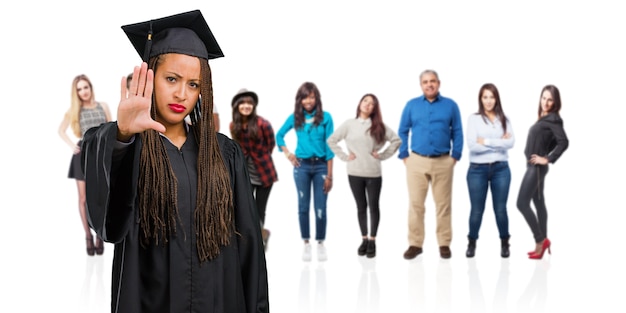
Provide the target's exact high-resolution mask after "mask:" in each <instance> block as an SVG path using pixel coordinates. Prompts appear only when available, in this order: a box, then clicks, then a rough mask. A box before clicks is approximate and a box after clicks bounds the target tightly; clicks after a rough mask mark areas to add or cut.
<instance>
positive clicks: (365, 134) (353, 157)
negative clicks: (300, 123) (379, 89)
mask: <svg viewBox="0 0 626 313" xmlns="http://www.w3.org/2000/svg"><path fill="white" fill-rule="evenodd" d="M342 140H345V146H346V148H347V149H348V151H347V153H346V152H344V151H343V149H342V148H341V147H340V146H339V142H340V141H342ZM327 142H328V146H329V147H330V149H331V150H332V151H333V152H334V153H335V155H336V156H337V157H338V158H339V159H340V160H342V161H345V162H347V163H346V164H347V173H348V182H349V183H350V189H351V190H352V194H353V196H354V200H355V201H356V205H357V216H358V220H359V227H360V229H361V236H362V238H363V240H362V243H361V245H360V246H359V249H358V254H359V255H361V256H363V255H366V254H367V257H369V258H373V257H375V256H376V242H375V239H376V233H377V231H378V224H379V221H380V208H379V198H380V191H381V188H382V182H383V178H382V166H381V162H380V161H382V160H385V159H388V158H390V157H391V156H392V155H393V154H394V153H396V151H397V150H398V147H400V143H401V140H400V137H398V135H397V134H396V133H395V132H394V131H393V130H391V128H389V127H387V126H386V125H385V124H384V123H383V119H382V114H381V112H380V104H379V102H378V98H376V96H375V95H373V94H366V95H364V96H363V97H362V98H361V101H360V102H359V105H358V107H357V110H356V117H355V118H352V119H349V120H346V121H345V122H344V123H343V124H341V126H339V128H337V129H336V130H335V132H334V133H333V134H332V135H331V136H330V137H329V138H328V141H327ZM387 143H389V144H388V145H387ZM385 146H386V147H385ZM383 148H384V150H381V149H383ZM368 201H369V203H368ZM368 205H369V211H370V212H369V213H370V218H369V219H370V227H369V232H368V227H367V226H368V225H367V207H368Z"/></svg>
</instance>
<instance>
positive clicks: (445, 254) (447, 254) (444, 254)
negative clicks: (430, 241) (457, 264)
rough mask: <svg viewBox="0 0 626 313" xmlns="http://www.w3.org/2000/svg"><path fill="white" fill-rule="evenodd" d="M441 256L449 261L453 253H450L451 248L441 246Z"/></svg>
mask: <svg viewBox="0 0 626 313" xmlns="http://www.w3.org/2000/svg"><path fill="white" fill-rule="evenodd" d="M439 255H441V258H442V259H449V258H450V257H451V256H452V252H451V251H450V247H448V246H441V247H439Z"/></svg>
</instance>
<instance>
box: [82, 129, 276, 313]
mask: <svg viewBox="0 0 626 313" xmlns="http://www.w3.org/2000/svg"><path fill="white" fill-rule="evenodd" d="M217 136H218V143H219V146H220V149H221V152H222V157H223V158H224V162H225V164H226V168H227V169H228V171H229V172H230V179H231V187H232V188H233V202H234V218H235V230H236V233H235V234H233V236H232V237H231V240H230V245H229V246H226V247H223V248H222V249H221V251H220V254H219V256H218V257H216V258H215V259H213V260H210V261H205V262H204V263H202V264H200V262H199V259H198V255H197V249H196V234H195V231H194V223H193V213H194V210H195V203H196V185H197V154H198V148H197V144H196V140H195V136H194V135H193V132H192V131H190V132H189V135H188V136H187V141H186V142H185V144H184V145H183V146H182V148H181V150H178V148H176V147H175V146H174V145H172V144H171V143H170V142H169V140H167V139H166V138H164V137H163V138H162V139H163V141H164V143H165V146H166V148H167V153H168V156H169V158H170V163H171V164H172V167H173V171H174V173H175V175H176V177H177V180H178V209H179V215H180V222H179V223H178V224H177V233H176V235H175V236H173V237H171V238H169V242H168V244H166V245H155V244H154V243H152V244H150V245H149V246H148V247H142V246H141V244H140V232H141V229H140V224H139V218H138V210H137V206H136V201H137V177H138V171H139V154H140V150H141V139H140V137H139V136H135V141H134V143H132V144H131V145H130V146H129V147H127V148H125V149H122V150H120V149H119V145H120V143H119V142H117V138H116V137H117V124H116V123H115V122H109V123H106V124H103V125H101V126H99V127H96V128H93V129H91V130H90V131H88V132H87V133H86V134H85V136H84V140H83V146H82V152H83V167H84V169H85V180H86V186H87V211H88V216H89V222H90V225H91V227H92V228H93V229H94V230H95V231H96V232H97V233H98V235H100V236H101V237H102V238H103V239H104V240H105V241H107V242H111V243H115V252H114V258H113V277H112V286H111V287H112V288H111V289H112V294H111V311H112V312H119V313H125V312H132V313H143V312H150V313H153V312H172V313H178V312H228V313H231V312H248V313H252V312H269V302H268V286H267V269H266V265H265V254H264V249H263V243H262V240H261V233H260V225H259V222H258V221H259V218H258V216H257V214H258V213H257V212H256V209H255V207H254V199H253V196H252V191H251V188H250V180H249V178H248V172H247V169H246V161H245V159H244V157H243V153H242V151H241V149H240V147H239V146H238V145H237V144H236V143H235V142H234V141H232V140H230V139H229V138H227V137H226V136H224V135H223V134H219V133H218V134H217ZM116 146H117V147H118V148H117V149H116Z"/></svg>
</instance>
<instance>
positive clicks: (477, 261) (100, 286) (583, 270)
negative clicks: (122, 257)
mask: <svg viewBox="0 0 626 313" xmlns="http://www.w3.org/2000/svg"><path fill="white" fill-rule="evenodd" d="M394 166H395V165H390V166H389V168H393V167H394ZM390 171H391V173H393V170H391V169H390ZM337 172H340V170H337ZM554 172H555V173H558V171H556V170H555V171H554ZM553 174H554V173H553ZM557 175H559V176H560V175H563V176H566V175H564V174H563V173H558V174H554V176H555V177H557ZM283 176H286V175H283ZM388 176H392V175H391V174H389V175H388ZM459 176H460V175H459ZM337 177H341V176H337ZM565 178H566V177H563V179H565ZM555 180H556V179H555ZM459 181H460V182H459V183H460V184H461V185H459V186H458V188H461V186H462V183H463V182H462V180H461V179H459ZM394 184H395V183H394V182H393V181H392V180H391V179H388V180H387V181H386V184H385V185H384V186H383V188H384V189H383V201H382V204H381V205H382V208H383V215H382V220H381V226H380V229H379V237H378V240H377V247H378V255H377V257H376V258H374V259H367V258H364V257H358V256H357V254H356V248H357V247H358V244H359V238H358V237H359V235H358V227H357V223H356V216H355V213H354V211H355V209H354V208H353V207H354V205H353V203H352V199H351V195H350V193H349V191H348V189H347V188H348V187H347V182H346V181H342V180H341V179H340V178H338V179H336V183H335V189H334V190H333V191H332V193H331V195H330V198H329V225H328V235H327V242H326V246H327V249H328V255H329V259H328V261H326V262H323V263H320V262H318V261H316V254H315V253H314V254H313V261H311V262H308V263H306V262H303V261H301V259H300V256H301V255H300V254H301V248H302V243H301V242H300V240H299V232H298V226H297V216H296V213H295V196H294V194H293V182H292V181H291V180H289V178H288V177H286V178H284V179H283V180H282V181H280V182H279V183H277V185H276V186H275V189H274V190H273V191H272V195H271V196H270V209H269V211H268V217H267V224H268V228H269V229H270V230H271V231H272V235H271V238H270V242H269V246H268V251H267V265H268V273H269V285H270V305H271V311H272V312H289V313H291V312H561V311H563V312H564V311H567V310H576V311H582V312H588V311H594V312H609V311H613V312H615V311H620V310H623V309H624V305H623V302H622V301H621V300H620V299H621V298H622V297H623V291H624V288H623V287H624V285H623V282H624V281H625V279H626V275H625V270H624V266H623V264H622V262H620V261H619V258H618V257H617V254H619V253H620V248H619V241H620V239H622V238H624V236H623V231H621V230H620V229H622V228H620V227H619V225H620V224H619V220H620V219H619V218H616V219H606V218H605V217H604V216H603V214H602V211H601V210H602V208H604V207H609V206H608V205H606V204H605V205H603V204H602V202H601V201H602V200H597V201H596V200H592V199H576V197H573V196H571V195H576V194H577V193H578V192H581V191H580V190H578V191H577V190H576V187H573V189H572V188H570V189H566V188H558V187H556V186H557V185H556V184H554V183H552V182H550V186H547V188H551V190H552V192H551V194H550V196H551V198H550V199H554V200H552V201H551V202H550V204H552V205H550V204H549V208H552V210H551V211H550V212H551V215H550V218H551V220H550V221H551V222H550V225H551V228H550V229H551V233H552V235H551V236H550V237H551V239H552V241H553V249H552V252H553V255H551V256H547V257H545V258H544V259H543V260H541V261H533V260H528V259H527V258H526V251H527V250H529V249H530V248H532V244H533V243H532V236H531V235H530V232H529V231H528V229H527V227H526V225H525V224H524V222H523V219H522V217H521V215H520V214H519V212H517V210H515V209H513V205H512V204H511V208H510V209H509V216H510V221H511V225H510V228H511V234H512V236H513V237H512V239H511V243H512V246H511V250H512V255H511V257H510V258H509V259H501V258H500V257H499V246H498V245H499V241H498V239H497V235H496V234H497V231H496V229H495V223H494V222H493V213H491V212H489V209H488V210H487V211H486V213H485V217H484V221H483V228H482V230H481V239H480V240H479V241H478V250H477V256H476V257H475V258H474V259H467V258H465V256H464V250H465V245H466V242H465V239H464V237H465V233H466V226H465V225H466V222H465V220H466V214H467V208H466V207H465V206H464V205H463V204H462V203H463V201H465V198H464V195H465V194H464V193H462V192H464V190H463V189H459V191H457V193H458V194H459V196H457V197H456V198H458V199H457V201H455V203H458V204H455V208H456V210H455V211H454V213H453V221H454V227H455V239H454V240H453V244H452V253H453V255H452V258H451V259H450V260H442V259H440V258H439V255H438V249H437V246H436V243H435V242H434V238H433V237H434V216H432V215H431V214H432V211H433V210H432V205H429V206H428V208H430V209H428V208H427V238H426V242H425V245H424V253H423V255H421V256H419V257H418V258H416V259H414V260H411V261H406V260H404V259H403V258H402V254H403V252H404V250H405V249H406V226H405V225H406V209H405V207H406V205H405V204H404V203H403V202H404V200H403V199H405V192H404V189H399V190H397V189H398V188H400V187H397V188H394ZM456 186H457V185H455V188H457V187H456ZM73 188H74V187H73V183H71V182H69V181H68V182H67V183H63V184H60V185H59V186H58V188H57V189H56V190H50V191H45V189H44V188H41V189H40V190H43V191H42V194H41V195H40V196H38V197H34V198H33V197H32V195H30V194H29V193H28V190H26V189H25V190H22V189H20V191H16V192H17V193H16V194H12V196H14V197H16V198H20V199H31V200H30V201H29V203H31V204H32V206H31V205H29V206H28V207H27V208H28V209H23V210H22V209H20V208H19V207H17V206H14V205H10V206H7V207H4V210H3V214H4V217H3V218H2V220H1V223H2V228H1V231H2V235H1V236H0V238H1V240H2V242H1V244H2V259H3V263H2V264H3V265H2V266H1V267H0V273H1V275H2V276H1V277H2V281H1V282H0V284H1V285H2V288H3V290H5V291H4V292H3V293H2V295H1V296H0V297H1V299H0V303H1V304H2V306H3V309H2V311H5V309H4V308H10V310H8V311H9V312H37V311H49V310H55V311H63V312H109V311H110V306H109V302H110V282H111V279H110V275H111V274H110V273H111V257H112V252H113V250H112V246H111V245H109V244H107V246H106V250H105V253H104V255H103V256H100V257H98V256H96V257H89V256H87V255H86V254H85V252H84V242H83V240H84V239H83V236H82V234H81V232H82V231H81V229H80V225H79V221H78V214H77V212H76V211H77V210H76V209H75V208H74V206H73V204H74V201H75V196H74V195H73V192H74V189H73ZM515 188H516V187H512V190H515ZM59 189H60V190H64V191H63V192H65V193H66V194H63V195H61V194H60V193H59V192H58V190H59ZM68 193H69V195H67V194H68ZM513 194H514V192H513ZM455 195H456V194H455ZM29 196H30V198H28V197H29ZM50 199H53V200H54V201H53V202H54V203H51V200H50ZM556 199H559V201H557V200H556ZM592 201H593V202H594V203H595V205H591V203H592ZM395 202H398V203H400V204H394V203H395ZM589 208H596V209H595V210H596V213H594V214H589ZM615 209H617V208H615ZM618 214H619V213H618ZM617 216H619V215H617ZM602 234H606V236H602ZM599 236H601V238H600V237H599ZM494 237H495V238H494ZM598 239H602V240H598ZM313 251H314V252H315V249H314V250H313Z"/></svg>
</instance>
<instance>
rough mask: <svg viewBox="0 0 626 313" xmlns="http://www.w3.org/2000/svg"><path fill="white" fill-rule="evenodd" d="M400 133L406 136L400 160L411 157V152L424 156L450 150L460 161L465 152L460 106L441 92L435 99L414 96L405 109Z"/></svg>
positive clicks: (401, 147)
mask: <svg viewBox="0 0 626 313" xmlns="http://www.w3.org/2000/svg"><path fill="white" fill-rule="evenodd" d="M409 133H410V134H411V140H410V142H409ZM398 136H400V138H401V139H402V144H401V145H400V152H399V154H398V158H400V159H404V158H406V157H408V156H409V152H411V151H412V152H416V153H419V154H422V155H439V154H444V153H448V152H449V153H451V155H452V157H453V158H455V159H456V160H457V161H458V160H460V159H461V153H462V152H463V125H462V122H461V113H460V111H459V106H458V105H457V104H456V102H454V100H452V99H449V98H446V97H442V96H441V95H438V96H437V98H436V99H435V100H434V101H433V102H429V101H428V100H427V99H426V97H424V96H420V97H417V98H414V99H411V100H409V102H407V104H406V106H405V107H404V110H403V111H402V117H401V118H400V127H399V128H398ZM409 147H410V150H409Z"/></svg>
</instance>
